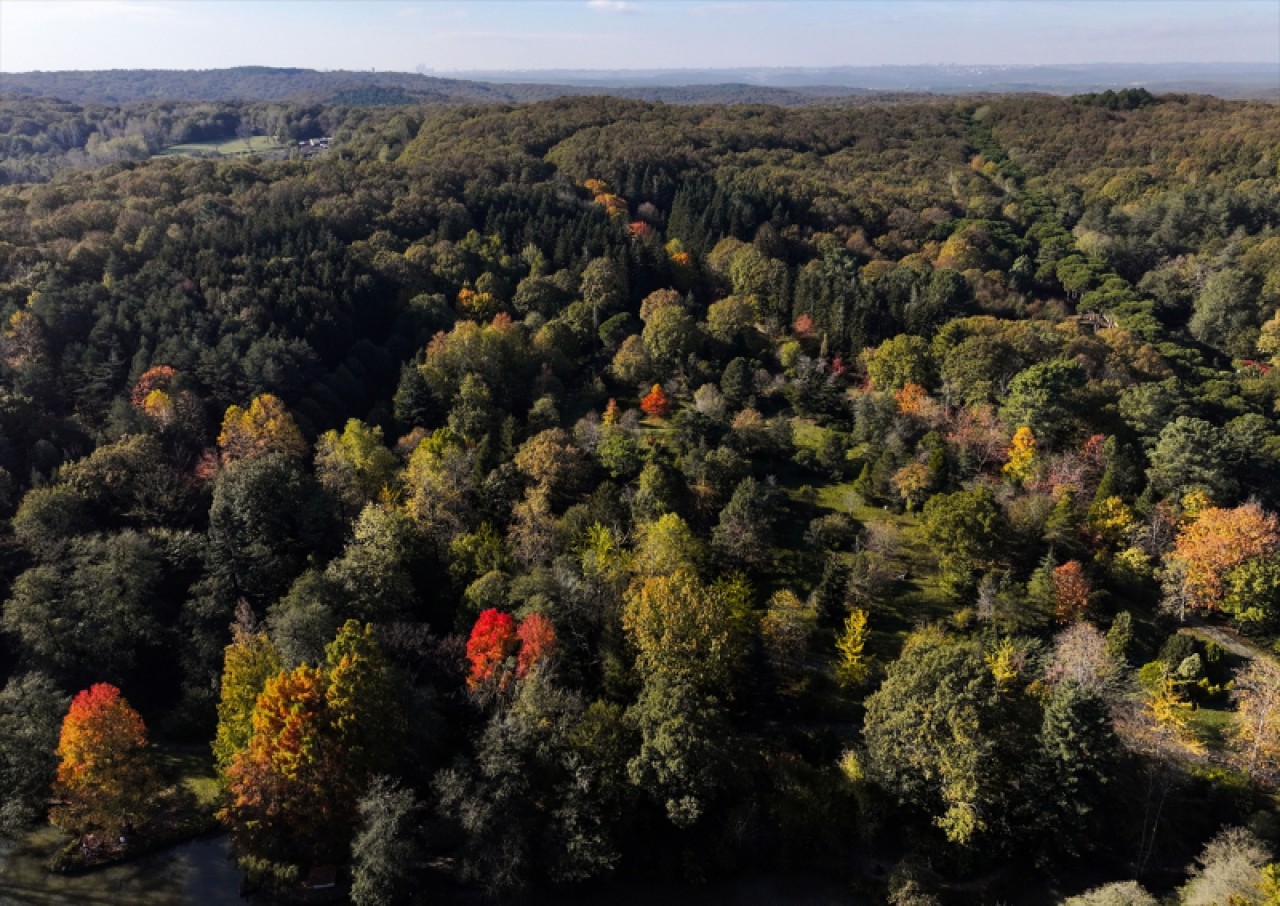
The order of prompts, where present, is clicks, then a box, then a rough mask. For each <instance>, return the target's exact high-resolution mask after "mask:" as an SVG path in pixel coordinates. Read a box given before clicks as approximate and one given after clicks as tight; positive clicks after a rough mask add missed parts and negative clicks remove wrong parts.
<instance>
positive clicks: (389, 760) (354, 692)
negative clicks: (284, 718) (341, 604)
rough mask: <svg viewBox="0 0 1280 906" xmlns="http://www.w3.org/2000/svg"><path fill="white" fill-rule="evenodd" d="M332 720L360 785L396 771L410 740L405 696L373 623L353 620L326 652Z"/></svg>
mask: <svg viewBox="0 0 1280 906" xmlns="http://www.w3.org/2000/svg"><path fill="white" fill-rule="evenodd" d="M325 666H326V668H327V675H328V684H327V686H326V687H325V703H326V705H327V709H328V718H329V721H330V722H331V724H332V727H333V732H334V733H335V734H336V737H337V741H338V745H339V746H340V747H341V749H342V753H343V760H344V763H345V766H346V770H347V771H348V773H349V774H351V775H353V776H354V777H355V778H356V780H357V782H358V783H362V782H363V781H364V780H365V779H367V778H369V777H371V776H373V775H374V774H380V773H385V772H387V771H390V770H392V769H393V768H395V767H396V765H397V762H398V761H399V757H400V754H401V752H400V748H401V746H402V744H403V740H404V736H405V729H406V728H405V717H404V711H403V706H402V703H401V699H400V695H399V690H398V689H397V688H396V684H395V683H394V681H393V679H392V675H391V671H390V667H389V666H388V664H387V662H386V658H385V657H384V656H383V653H382V647H381V646H380V645H379V644H378V641H377V639H375V638H374V635H373V626H372V625H371V624H369V623H366V624H364V625H363V626H361V625H360V624H359V623H357V622H356V621H355V620H348V621H347V622H346V623H345V624H343V626H342V628H341V629H339V630H338V635H337V638H335V639H334V640H333V641H332V642H331V643H330V644H329V645H328V646H326V648H325Z"/></svg>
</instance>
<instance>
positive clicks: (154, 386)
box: [129, 365, 177, 409]
mask: <svg viewBox="0 0 1280 906" xmlns="http://www.w3.org/2000/svg"><path fill="white" fill-rule="evenodd" d="M176 376H177V372H176V371H174V370H173V369H172V368H170V367H169V366H168V365H156V366H155V367H154V368H148V369H147V370H146V371H144V372H143V373H142V376H141V377H140V378H138V382H137V383H136V384H134V385H133V390H131V391H130V392H129V402H130V403H132V404H133V407H134V408H135V409H143V408H145V404H146V401H147V398H148V397H149V396H151V394H153V393H155V392H156V391H160V392H161V393H168V392H169V388H170V386H172V384H173V379H174V378H175V377H176Z"/></svg>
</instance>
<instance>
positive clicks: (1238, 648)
mask: <svg viewBox="0 0 1280 906" xmlns="http://www.w3.org/2000/svg"><path fill="white" fill-rule="evenodd" d="M1178 632H1180V633H1182V634H1184V635H1189V636H1195V637H1196V638H1200V639H1205V640H1207V641H1210V642H1216V643H1217V644H1219V645H1221V646H1222V647H1223V648H1225V649H1227V650H1228V651H1230V652H1231V653H1232V654H1234V655H1236V656H1237V657H1242V658H1244V659H1245V660H1253V659H1254V658H1256V657H1260V658H1262V659H1264V660H1268V661H1271V662H1272V663H1273V664H1280V658H1277V657H1276V655H1275V654H1273V653H1272V652H1270V651H1268V650H1267V649H1265V648H1263V647H1262V646H1260V645H1258V644H1256V643H1254V642H1252V641H1250V640H1249V639H1247V638H1245V637H1244V636H1242V635H1240V633H1238V632H1236V631H1235V630H1234V629H1228V628H1226V627H1225V626H1214V625H1212V624H1210V623H1206V622H1205V621H1204V620H1202V619H1201V618H1199V617H1194V616H1193V617H1188V618H1187V622H1186V625H1185V626H1183V627H1182V628H1181V629H1179V630H1178Z"/></svg>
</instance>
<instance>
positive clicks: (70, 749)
mask: <svg viewBox="0 0 1280 906" xmlns="http://www.w3.org/2000/svg"><path fill="white" fill-rule="evenodd" d="M155 786H156V784H155V777H154V774H153V773H152V770H151V767H150V765H149V764H148V761H147V728H146V725H145V724H144V723H143V721H142V717H141V716H140V715H139V714H138V712H137V711H135V710H133V708H131V707H130V706H129V703H128V702H127V701H125V699H124V698H123V697H122V696H121V695H120V690H119V689H117V688H116V687H115V686H112V685H109V684H107V683H98V684H97V685H94V686H91V687H90V688H88V689H85V690H84V691H82V692H80V693H79V694H78V695H76V697H75V698H74V699H72V701H71V707H70V709H68V711H67V716H66V717H65V718H64V719H63V721H62V736H61V738H60V739H59V741H58V777H57V780H56V781H54V785H53V790H54V798H55V800H56V805H55V806H54V808H53V810H52V811H51V812H50V815H49V818H50V820H51V821H52V822H53V823H54V824H56V825H57V826H58V827H61V828H62V829H64V830H68V831H72V832H74V833H81V834H82V833H85V832H86V831H89V830H93V829H97V830H101V831H103V832H104V833H106V834H107V835H108V836H112V837H114V836H116V835H117V834H120V833H123V832H124V831H126V830H128V829H129V828H131V827H135V826H137V825H138V824H140V823H141V822H142V819H143V818H144V817H145V815H146V804H147V800H148V799H149V798H150V796H151V795H152V793H153V792H154V791H155Z"/></svg>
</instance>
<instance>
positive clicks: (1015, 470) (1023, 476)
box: [1001, 425, 1036, 484]
mask: <svg viewBox="0 0 1280 906" xmlns="http://www.w3.org/2000/svg"><path fill="white" fill-rule="evenodd" d="M1035 467H1036V436H1035V434H1033V433H1032V431H1031V429H1030V428H1028V427H1027V426H1026V425H1023V426H1022V427H1021V428H1019V429H1018V430H1017V431H1015V432H1013V441H1012V442H1011V443H1010V444H1009V460H1008V462H1006V463H1005V464H1004V468H1003V469H1002V470H1001V471H1003V472H1004V474H1005V475H1007V476H1008V477H1009V478H1010V479H1011V480H1012V481H1015V482H1017V483H1018V484H1025V483H1026V482H1027V480H1028V479H1030V478H1031V476H1032V474H1034V472H1035Z"/></svg>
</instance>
